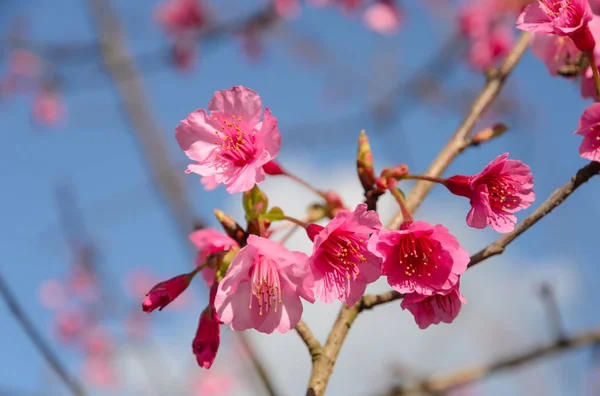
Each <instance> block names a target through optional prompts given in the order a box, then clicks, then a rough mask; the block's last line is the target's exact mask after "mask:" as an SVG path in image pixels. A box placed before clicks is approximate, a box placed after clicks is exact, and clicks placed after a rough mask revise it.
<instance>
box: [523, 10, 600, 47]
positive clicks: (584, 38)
mask: <svg viewBox="0 0 600 396" xmlns="http://www.w3.org/2000/svg"><path fill="white" fill-rule="evenodd" d="M593 16H594V15H593V14H592V10H591V8H590V5H589V3H588V0H558V1H555V0H539V2H538V3H533V4H530V5H528V6H527V7H525V9H524V10H523V12H522V13H521V15H519V18H518V19H517V28H519V29H521V30H529V31H534V32H539V33H545V34H555V35H558V36H569V37H570V38H571V39H572V40H573V42H574V43H575V46H576V47H577V48H578V49H579V50H581V51H592V50H593V49H594V47H595V45H596V43H595V41H594V37H593V35H592V33H591V32H590V29H589V27H588V23H589V22H590V21H591V20H592V18H593Z"/></svg>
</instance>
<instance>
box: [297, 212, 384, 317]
mask: <svg viewBox="0 0 600 396" xmlns="http://www.w3.org/2000/svg"><path fill="white" fill-rule="evenodd" d="M380 229H381V222H380V221H379V216H378V215H377V212H375V211H372V210H367V205H366V204H360V205H358V206H357V207H356V209H355V211H354V212H350V211H348V210H342V211H340V212H338V213H337V214H336V216H335V217H334V218H333V219H332V220H331V221H330V222H329V223H328V224H327V225H326V226H325V227H322V226H320V225H317V224H310V225H309V226H308V228H307V229H306V231H307V233H308V235H309V237H310V239H311V240H312V241H314V247H313V255H312V257H311V258H310V264H311V267H312V271H313V274H314V276H315V293H316V295H317V296H319V297H320V299H321V301H322V302H324V303H330V302H332V301H334V300H336V299H338V300H340V301H342V302H343V303H346V304H347V305H348V306H353V305H354V304H356V302H357V301H358V300H359V299H360V298H361V297H362V295H363V294H364V292H365V288H366V286H367V284H368V283H371V282H375V281H376V280H377V279H378V278H379V277H380V276H381V257H379V256H377V255H375V254H374V253H372V252H371V251H370V250H369V248H368V247H369V245H370V244H374V243H375V240H376V238H377V235H376V234H377V232H378V231H379V230H380Z"/></svg>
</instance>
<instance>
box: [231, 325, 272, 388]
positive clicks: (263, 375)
mask: <svg viewBox="0 0 600 396" xmlns="http://www.w3.org/2000/svg"><path fill="white" fill-rule="evenodd" d="M235 334H236V335H237V338H238V340H239V341H240V344H242V348H244V351H245V352H246V354H247V355H248V357H249V358H250V362H251V363H252V367H253V368H254V370H255V371H256V374H258V378H259V379H260V380H261V382H262V384H263V385H264V387H265V390H266V391H267V393H266V394H267V395H269V396H278V395H279V393H278V392H277V391H276V390H275V384H274V383H273V381H272V379H271V377H270V375H269V373H268V372H267V369H266V367H265V365H264V364H263V362H262V361H261V360H260V359H259V358H258V355H257V354H256V351H255V350H254V347H253V346H252V344H251V343H250V340H248V337H247V336H246V333H244V332H242V331H236V332H235Z"/></svg>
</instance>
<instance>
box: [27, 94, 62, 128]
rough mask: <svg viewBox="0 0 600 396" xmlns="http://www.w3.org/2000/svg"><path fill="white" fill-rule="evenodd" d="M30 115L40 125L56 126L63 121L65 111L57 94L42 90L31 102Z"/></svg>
mask: <svg viewBox="0 0 600 396" xmlns="http://www.w3.org/2000/svg"><path fill="white" fill-rule="evenodd" d="M32 115H33V119H34V120H35V122H37V123H38V124H40V125H44V126H56V125H58V124H60V123H61V122H63V121H64V120H65V118H66V115H67V109H66V107H65V105H64V104H63V102H62V100H61V99H60V96H59V95H58V94H57V93H55V92H51V91H47V90H42V91H40V92H39V93H38V94H37V96H36V97H35V98H34V100H33V105H32Z"/></svg>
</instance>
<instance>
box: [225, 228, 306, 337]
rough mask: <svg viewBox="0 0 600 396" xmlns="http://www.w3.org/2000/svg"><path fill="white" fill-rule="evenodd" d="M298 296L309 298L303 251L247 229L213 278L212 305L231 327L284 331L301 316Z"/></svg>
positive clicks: (270, 331)
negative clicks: (216, 284) (247, 233)
mask: <svg viewBox="0 0 600 396" xmlns="http://www.w3.org/2000/svg"><path fill="white" fill-rule="evenodd" d="M300 297H302V298H303V299H305V300H306V301H308V302H310V303H313V302H314V301H315V297H314V278H313V275H312V273H311V271H310V265H309V263H308V256H306V254H304V253H301V252H294V251H289V250H288V249H286V248H285V247H284V246H282V245H281V244H279V243H277V242H275V241H271V240H269V239H266V238H261V237H258V236H256V235H250V236H249V237H248V245H246V246H245V247H243V248H242V249H241V250H240V251H239V253H238V254H237V255H236V256H235V258H234V259H233V261H232V262H231V264H230V265H229V268H228V270H227V274H226V275H225V277H224V278H223V280H222V281H221V282H220V283H219V289H218V291H217V295H216V297H215V308H216V311H217V316H218V317H219V319H220V320H221V321H222V322H223V323H228V324H229V325H230V326H231V329H232V330H236V331H241V330H246V329H251V328H253V329H256V330H258V331H259V332H261V333H267V334H270V333H272V332H273V331H275V330H277V331H278V332H280V333H285V332H287V331H290V330H291V329H293V328H294V326H296V323H298V321H299V320H300V317H301V316H302V303H301V302H300Z"/></svg>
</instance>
